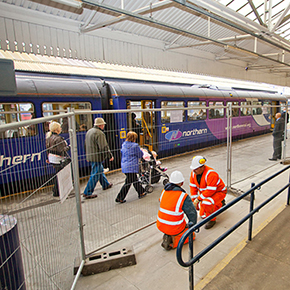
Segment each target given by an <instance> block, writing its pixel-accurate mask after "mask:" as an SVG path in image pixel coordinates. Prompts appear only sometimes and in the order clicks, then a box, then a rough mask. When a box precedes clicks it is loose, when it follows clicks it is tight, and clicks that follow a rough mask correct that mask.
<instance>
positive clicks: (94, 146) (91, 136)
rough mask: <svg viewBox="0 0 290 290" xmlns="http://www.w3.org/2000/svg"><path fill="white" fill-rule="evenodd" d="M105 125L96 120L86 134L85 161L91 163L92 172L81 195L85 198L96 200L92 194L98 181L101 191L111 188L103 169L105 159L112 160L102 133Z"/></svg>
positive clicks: (100, 119) (102, 121)
mask: <svg viewBox="0 0 290 290" xmlns="http://www.w3.org/2000/svg"><path fill="white" fill-rule="evenodd" d="M105 125H106V122H105V121H104V119H103V118H96V119H95V123H94V127H93V128H91V129H90V130H89V131H88V132H87V133H86V139H85V148H86V158H87V161H89V162H91V166H92V170H91V176H90V179H89V181H88V184H87V186H86V188H85V191H84V193H83V196H84V197H85V198H96V197H97V196H98V195H97V194H93V192H94V189H95V187H96V185H97V182H98V181H100V184H101V186H102V188H103V190H106V189H108V188H111V187H112V186H113V184H112V183H109V181H108V180H107V178H106V176H105V174H104V167H103V162H104V160H105V159H106V158H108V159H109V160H110V161H113V160H114V157H113V155H112V153H111V150H110V148H109V145H108V142H107V139H106V136H105V134H104V132H103V131H102V130H104V127H105Z"/></svg>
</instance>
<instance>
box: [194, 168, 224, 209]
mask: <svg viewBox="0 0 290 290" xmlns="http://www.w3.org/2000/svg"><path fill="white" fill-rule="evenodd" d="M204 166H205V170H204V172H203V174H202V176H201V180H200V184H198V182H197V179H196V174H195V173H194V171H193V170H192V172H191V174H190V180H189V186H190V195H191V196H190V197H191V199H192V200H195V199H196V198H198V199H199V200H200V201H203V200H206V201H204V202H205V203H208V204H209V205H210V204H215V200H214V199H213V198H212V196H213V195H214V194H215V193H216V192H222V193H224V194H226V193H227V188H226V186H225V184H224V182H223V180H222V179H221V178H220V177H219V175H218V174H217V173H216V172H215V171H214V170H213V169H212V168H210V167H208V166H206V165H204Z"/></svg>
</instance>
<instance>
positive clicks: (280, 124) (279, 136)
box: [269, 113, 285, 161]
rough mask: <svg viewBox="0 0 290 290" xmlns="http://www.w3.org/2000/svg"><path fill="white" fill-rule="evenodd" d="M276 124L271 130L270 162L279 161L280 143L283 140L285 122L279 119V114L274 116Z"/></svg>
mask: <svg viewBox="0 0 290 290" xmlns="http://www.w3.org/2000/svg"><path fill="white" fill-rule="evenodd" d="M275 118H276V123H275V127H274V130H273V133H272V135H273V149H274V152H273V157H272V158H269V160H271V161H276V160H278V159H281V153H282V141H283V139H284V128H285V120H284V119H283V118H281V113H277V114H276V115H275Z"/></svg>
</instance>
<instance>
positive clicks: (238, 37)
mask: <svg viewBox="0 0 290 290" xmlns="http://www.w3.org/2000/svg"><path fill="white" fill-rule="evenodd" d="M179 37H181V36H179ZM252 37H253V36H252V35H250V34H242V35H237V36H231V37H225V38H219V39H217V40H218V41H235V40H242V39H246V38H252ZM172 43H173V42H172ZM211 43H212V41H210V40H208V41H202V42H199V43H195V44H191V45H186V46H175V47H173V48H170V47H169V45H166V46H165V48H166V49H168V50H170V49H176V48H185V47H194V46H200V45H206V44H211ZM170 45H171V43H170Z"/></svg>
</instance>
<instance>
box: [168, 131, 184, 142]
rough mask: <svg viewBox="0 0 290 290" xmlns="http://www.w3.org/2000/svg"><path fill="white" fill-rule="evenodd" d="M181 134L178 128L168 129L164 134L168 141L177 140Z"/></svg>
mask: <svg viewBox="0 0 290 290" xmlns="http://www.w3.org/2000/svg"><path fill="white" fill-rule="evenodd" d="M181 136H182V132H180V131H179V130H175V131H170V132H168V133H166V134H165V138H166V139H167V140H168V141H169V142H170V141H174V140H178V139H179V138H180V137H181Z"/></svg>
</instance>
